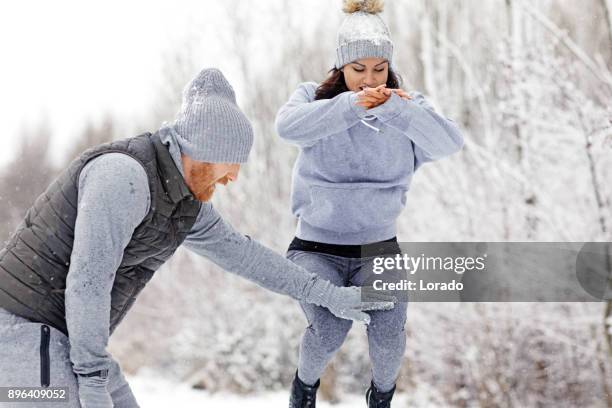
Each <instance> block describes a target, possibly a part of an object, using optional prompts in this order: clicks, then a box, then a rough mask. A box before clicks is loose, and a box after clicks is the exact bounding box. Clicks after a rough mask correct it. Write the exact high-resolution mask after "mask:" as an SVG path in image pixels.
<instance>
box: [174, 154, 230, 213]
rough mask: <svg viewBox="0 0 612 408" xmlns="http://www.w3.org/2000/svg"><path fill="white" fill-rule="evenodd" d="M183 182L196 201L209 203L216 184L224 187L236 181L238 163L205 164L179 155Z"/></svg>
mask: <svg viewBox="0 0 612 408" xmlns="http://www.w3.org/2000/svg"><path fill="white" fill-rule="evenodd" d="M181 159H182V162H183V171H184V173H185V182H186V183H187V187H189V190H191V193H192V194H193V195H194V197H195V198H196V199H197V200H198V201H202V202H205V201H209V200H210V199H211V198H212V195H213V193H214V192H215V186H216V185H217V184H223V185H226V184H227V183H229V182H230V181H236V179H238V172H239V171H240V164H238V163H205V162H198V161H195V160H192V159H191V158H189V157H188V156H185V155H181Z"/></svg>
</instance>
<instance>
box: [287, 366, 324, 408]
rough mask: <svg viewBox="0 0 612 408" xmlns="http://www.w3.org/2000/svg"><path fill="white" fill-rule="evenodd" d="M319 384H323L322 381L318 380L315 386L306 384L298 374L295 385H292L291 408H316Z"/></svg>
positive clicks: (294, 380)
mask: <svg viewBox="0 0 612 408" xmlns="http://www.w3.org/2000/svg"><path fill="white" fill-rule="evenodd" d="M319 384H321V380H317V383H316V384H315V385H306V384H304V383H303V382H302V380H300V378H299V377H298V375H297V372H296V373H295V378H294V379H293V384H291V398H290V399H289V408H306V407H308V408H316V406H317V389H318V388H319Z"/></svg>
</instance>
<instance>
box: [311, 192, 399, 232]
mask: <svg viewBox="0 0 612 408" xmlns="http://www.w3.org/2000/svg"><path fill="white" fill-rule="evenodd" d="M405 203H406V188H404V187H401V186H395V187H385V188H377V187H361V186H350V185H349V186H347V187H322V186H311V188H310V206H309V207H308V209H307V210H306V211H305V212H304V214H303V215H302V217H303V218H304V221H306V222H307V223H308V224H310V225H313V226H315V227H318V228H322V229H326V230H329V231H335V232H346V233H356V232H360V231H364V230H368V229H373V228H381V227H383V226H385V225H389V224H391V223H394V222H395V220H396V219H397V217H398V216H399V214H400V212H401V211H402V209H403V207H404V205H405Z"/></svg>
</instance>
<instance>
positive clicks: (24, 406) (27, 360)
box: [0, 308, 138, 408]
mask: <svg viewBox="0 0 612 408" xmlns="http://www.w3.org/2000/svg"><path fill="white" fill-rule="evenodd" d="M41 326H42V324H41V323H33V322H31V321H29V320H27V319H23V318H21V317H19V316H16V315H14V314H12V313H9V312H7V311H6V310H4V309H1V308H0V367H1V368H0V387H40V386H41V380H42V379H41V369H42V365H43V364H41V358H42V357H41V351H40V350H41V339H42V333H41ZM49 328H50V332H49V348H48V349H49V380H50V383H49V387H68V402H45V403H44V404H41V403H40V402H38V403H36V402H33V403H24V402H16V403H0V406H2V407H15V408H29V407H31V408H34V407H41V406H44V407H66V408H80V406H81V404H80V403H79V397H78V388H77V381H76V377H75V375H74V373H73V372H72V364H71V363H70V355H69V354H70V344H69V342H68V338H67V337H66V335H64V333H62V332H60V331H59V330H57V329H55V328H53V327H50V326H49ZM45 344H46V343H45ZM45 355H46V353H45ZM43 371H46V370H43ZM108 375H109V382H108V385H107V387H106V388H107V390H108V391H109V392H110V394H111V398H112V400H113V404H114V406H115V408H138V404H137V403H136V399H135V398H134V395H133V394H132V390H131V389H130V386H129V385H128V383H127V381H126V380H125V377H124V376H123V374H122V373H121V368H120V367H119V364H117V362H116V361H115V360H113V362H112V365H111V367H110V369H109V374H108Z"/></svg>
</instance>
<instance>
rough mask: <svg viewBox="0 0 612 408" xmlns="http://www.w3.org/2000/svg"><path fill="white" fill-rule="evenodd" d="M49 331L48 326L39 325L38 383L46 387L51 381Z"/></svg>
mask: <svg viewBox="0 0 612 408" xmlns="http://www.w3.org/2000/svg"><path fill="white" fill-rule="evenodd" d="M50 339H51V331H50V329H49V326H47V325H46V324H43V325H41V326H40V385H41V386H42V387H48V386H49V384H50V383H51V358H50V357H49V341H50Z"/></svg>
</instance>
